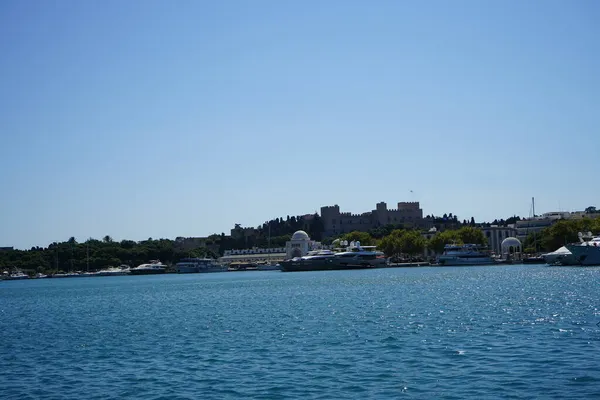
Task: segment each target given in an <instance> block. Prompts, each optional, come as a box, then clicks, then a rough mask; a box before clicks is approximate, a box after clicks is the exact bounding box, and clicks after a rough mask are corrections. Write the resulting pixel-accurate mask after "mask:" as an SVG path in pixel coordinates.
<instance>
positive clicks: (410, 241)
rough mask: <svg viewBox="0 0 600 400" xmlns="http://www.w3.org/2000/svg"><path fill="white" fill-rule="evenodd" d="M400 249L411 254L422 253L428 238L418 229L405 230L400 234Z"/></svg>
mask: <svg viewBox="0 0 600 400" xmlns="http://www.w3.org/2000/svg"><path fill="white" fill-rule="evenodd" d="M399 242H400V251H401V252H402V253H403V254H408V255H411V256H414V255H417V254H422V253H423V250H424V249H425V245H426V244H427V240H426V239H425V238H424V237H423V236H421V234H420V233H419V232H418V231H413V230H411V231H404V232H403V233H402V235H401V236H400V240H399Z"/></svg>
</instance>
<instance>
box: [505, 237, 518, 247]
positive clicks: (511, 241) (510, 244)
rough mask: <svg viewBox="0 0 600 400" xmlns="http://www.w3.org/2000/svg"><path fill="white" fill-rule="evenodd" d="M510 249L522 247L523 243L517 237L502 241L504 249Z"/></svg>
mask: <svg viewBox="0 0 600 400" xmlns="http://www.w3.org/2000/svg"><path fill="white" fill-rule="evenodd" d="M509 247H521V241H520V240H519V239H517V238H516V237H507V238H506V239H504V240H503V241H502V248H503V249H507V248H509Z"/></svg>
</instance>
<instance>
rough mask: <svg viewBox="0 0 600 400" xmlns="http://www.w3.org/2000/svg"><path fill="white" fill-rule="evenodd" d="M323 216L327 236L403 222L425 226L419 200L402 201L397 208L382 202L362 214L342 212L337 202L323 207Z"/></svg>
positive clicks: (404, 223) (324, 233)
mask: <svg viewBox="0 0 600 400" xmlns="http://www.w3.org/2000/svg"><path fill="white" fill-rule="evenodd" d="M321 218H322V220H323V226H324V232H323V235H324V236H325V237H331V236H337V235H340V234H344V233H348V232H352V231H361V232H366V231H369V230H371V229H374V228H377V227H380V226H385V225H387V224H394V225H399V224H403V225H404V226H406V227H411V226H412V227H421V226H423V210H422V209H421V208H420V206H419V202H418V201H414V202H400V203H398V208H397V209H388V208H387V204H386V203H384V202H380V203H377V205H376V206H375V209H374V210H371V211H367V212H363V213H361V214H352V213H349V212H340V206H338V205H337V204H336V205H334V206H324V207H321Z"/></svg>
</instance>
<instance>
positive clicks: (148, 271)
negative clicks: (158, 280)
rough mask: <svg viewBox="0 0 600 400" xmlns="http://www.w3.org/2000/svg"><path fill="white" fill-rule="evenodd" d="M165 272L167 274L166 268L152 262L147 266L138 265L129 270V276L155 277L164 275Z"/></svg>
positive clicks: (156, 261) (158, 262)
mask: <svg viewBox="0 0 600 400" xmlns="http://www.w3.org/2000/svg"><path fill="white" fill-rule="evenodd" d="M165 272H167V266H166V265H164V264H163V263H161V262H160V261H159V260H152V261H150V263H148V264H140V265H138V266H137V267H135V268H131V269H130V270H129V273H130V274H131V275H156V274H164V273H165Z"/></svg>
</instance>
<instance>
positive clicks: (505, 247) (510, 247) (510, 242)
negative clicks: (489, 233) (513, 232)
mask: <svg viewBox="0 0 600 400" xmlns="http://www.w3.org/2000/svg"><path fill="white" fill-rule="evenodd" d="M501 247H502V257H504V258H507V259H509V258H514V257H515V255H517V254H520V253H521V252H522V251H523V250H522V245H521V241H520V240H519V239H517V238H516V237H507V238H506V239H504V240H503V241H502V245H501Z"/></svg>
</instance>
